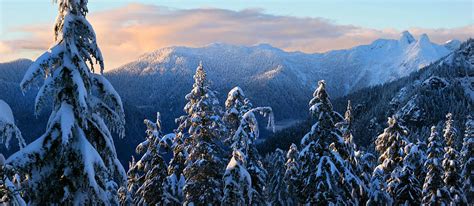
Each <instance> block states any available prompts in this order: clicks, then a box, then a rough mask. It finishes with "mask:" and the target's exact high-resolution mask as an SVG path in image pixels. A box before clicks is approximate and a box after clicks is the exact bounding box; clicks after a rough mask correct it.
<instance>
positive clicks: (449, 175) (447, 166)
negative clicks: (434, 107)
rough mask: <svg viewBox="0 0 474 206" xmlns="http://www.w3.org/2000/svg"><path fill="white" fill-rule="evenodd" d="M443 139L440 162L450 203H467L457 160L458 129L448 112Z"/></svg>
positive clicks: (459, 163)
mask: <svg viewBox="0 0 474 206" xmlns="http://www.w3.org/2000/svg"><path fill="white" fill-rule="evenodd" d="M443 133H444V134H443V136H444V141H445V142H446V146H445V148H444V151H445V154H444V159H443V162H442V165H443V169H444V176H443V181H444V184H445V185H446V188H447V189H448V191H449V196H450V199H451V200H450V204H453V205H460V204H467V202H466V199H465V197H464V193H463V192H462V181H461V162H460V161H459V152H458V151H457V150H456V145H455V144H456V142H458V140H457V136H458V131H457V129H456V128H455V127H454V120H453V115H452V114H451V113H448V114H447V115H446V123H445V127H444V129H443Z"/></svg>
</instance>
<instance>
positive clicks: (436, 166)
mask: <svg viewBox="0 0 474 206" xmlns="http://www.w3.org/2000/svg"><path fill="white" fill-rule="evenodd" d="M428 142H429V144H428V149H427V151H426V154H427V159H426V162H425V164H424V166H425V168H426V169H427V173H426V177H425V182H424V184H423V191H422V196H423V198H422V203H423V205H447V204H448V201H449V196H448V195H449V193H448V190H447V189H446V187H445V186H444V183H443V180H442V175H443V168H442V166H441V155H442V154H443V153H444V151H443V145H442V143H441V140H440V138H439V135H438V132H437V131H436V127H435V126H433V127H431V135H430V137H429V138H428Z"/></svg>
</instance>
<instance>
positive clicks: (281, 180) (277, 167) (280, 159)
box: [266, 149, 295, 206]
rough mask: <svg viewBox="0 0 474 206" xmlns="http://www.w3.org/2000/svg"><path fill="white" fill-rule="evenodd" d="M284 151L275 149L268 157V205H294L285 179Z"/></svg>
mask: <svg viewBox="0 0 474 206" xmlns="http://www.w3.org/2000/svg"><path fill="white" fill-rule="evenodd" d="M285 162H286V158H285V152H283V150H281V149H276V150H275V152H273V153H272V154H271V156H270V159H269V162H268V164H269V169H267V170H268V184H267V185H268V186H267V189H266V190H267V194H268V203H269V204H270V205H278V206H286V205H294V204H295V203H294V202H293V201H292V199H291V197H290V195H289V194H288V184H287V183H286V181H285V171H286V168H285Z"/></svg>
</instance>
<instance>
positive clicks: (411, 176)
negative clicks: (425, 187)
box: [389, 143, 425, 205]
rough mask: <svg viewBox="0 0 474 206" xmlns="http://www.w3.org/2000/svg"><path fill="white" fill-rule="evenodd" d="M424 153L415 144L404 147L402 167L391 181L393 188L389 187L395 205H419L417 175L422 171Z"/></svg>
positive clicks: (418, 181) (419, 194)
mask: <svg viewBox="0 0 474 206" xmlns="http://www.w3.org/2000/svg"><path fill="white" fill-rule="evenodd" d="M424 159H425V158H424V153H423V152H422V151H421V150H420V148H419V147H418V145H417V144H413V143H410V144H408V145H406V146H405V157H404V158H403V167H402V168H401V171H400V173H399V176H398V177H396V179H394V180H393V181H394V182H395V184H394V187H393V188H391V187H389V190H392V191H389V192H390V193H392V194H394V196H393V199H394V203H395V205H419V204H420V203H421V201H420V199H419V197H420V196H421V187H422V185H421V184H422V183H421V181H420V180H419V179H418V176H417V174H418V173H420V171H422V167H423V163H424Z"/></svg>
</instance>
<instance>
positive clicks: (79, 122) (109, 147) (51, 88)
mask: <svg viewBox="0 0 474 206" xmlns="http://www.w3.org/2000/svg"><path fill="white" fill-rule="evenodd" d="M57 3H58V4H59V14H58V17H57V19H56V24H55V26H54V33H55V44H54V45H53V46H52V47H51V48H50V49H49V50H48V51H47V52H45V53H44V54H43V55H41V56H40V57H39V58H38V59H37V60H36V61H35V62H34V63H33V64H32V65H31V66H30V67H29V69H28V71H27V73H26V74H25V76H24V78H23V80H22V82H21V88H22V89H23V91H25V90H26V89H28V88H29V87H30V86H31V85H32V84H34V83H35V82H36V80H37V79H39V78H44V79H45V80H44V83H43V85H42V86H41V88H40V90H39V92H38V94H37V97H36V101H35V110H36V112H39V111H40V110H41V109H42V107H43V106H44V104H45V103H46V102H48V101H47V99H48V98H52V104H53V105H52V108H53V109H52V113H51V115H50V118H49V120H48V123H47V128H46V132H45V133H44V134H43V135H42V136H41V137H39V138H38V139H37V140H35V141H34V142H32V143H31V144H29V145H28V146H26V147H25V148H24V149H22V150H20V151H18V152H17V153H15V154H13V155H12V156H10V157H9V158H8V160H7V164H11V165H12V166H14V167H15V168H17V169H18V170H19V171H20V172H22V173H25V174H26V175H27V176H29V178H28V180H27V182H26V185H25V189H26V193H27V194H28V197H27V199H28V202H29V204H33V205H36V204H42V203H49V204H78V205H87V204H117V203H118V197H117V189H118V187H119V186H120V185H124V184H126V174H125V171H124V169H123V167H122V165H121V164H120V162H119V160H118V159H117V154H116V151H115V147H114V143H113V139H112V135H111V133H110V131H109V129H112V130H113V131H116V132H118V133H119V136H121V137H123V136H124V134H125V133H124V124H125V119H124V112H123V107H122V102H121V99H120V96H119V95H118V94H117V92H116V91H115V90H114V89H113V87H112V85H111V84H110V83H109V82H108V81H107V80H106V79H105V78H104V77H103V76H102V75H100V74H96V73H94V72H95V71H94V67H93V65H94V64H95V63H96V64H98V65H99V66H100V73H102V71H103V69H104V62H103V58H102V55H101V52H100V50H99V48H98V46H97V43H96V37H95V34H94V30H93V29H92V26H91V25H90V24H89V22H88V21H87V20H86V14H87V12H88V9H87V1H86V0H57Z"/></svg>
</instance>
